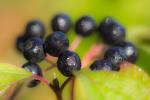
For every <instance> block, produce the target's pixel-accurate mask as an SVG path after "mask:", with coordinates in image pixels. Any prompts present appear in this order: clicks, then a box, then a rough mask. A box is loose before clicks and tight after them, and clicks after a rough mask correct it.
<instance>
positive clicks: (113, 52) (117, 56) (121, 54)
mask: <svg viewBox="0 0 150 100" xmlns="http://www.w3.org/2000/svg"><path fill="white" fill-rule="evenodd" d="M104 58H105V59H107V60H109V61H110V62H111V63H112V64H113V65H114V66H117V65H119V64H120V63H121V62H123V61H124V60H126V58H127V57H126V54H125V51H124V50H123V48H121V47H111V48H110V49H108V50H107V51H106V53H105V54H104Z"/></svg>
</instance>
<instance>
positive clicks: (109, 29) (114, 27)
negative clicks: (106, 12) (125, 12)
mask: <svg viewBox="0 0 150 100" xmlns="http://www.w3.org/2000/svg"><path fill="white" fill-rule="evenodd" d="M98 30H99V32H100V35H101V36H102V38H103V40H104V42H105V43H108V44H116V43H119V42H122V41H124V39H125V28H124V27H123V26H122V25H120V24H119V23H118V22H116V21H115V20H114V19H113V18H111V17H106V18H105V19H104V20H103V21H102V22H101V23H100V25H99V28H98Z"/></svg>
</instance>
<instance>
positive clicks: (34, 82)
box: [22, 62, 43, 88]
mask: <svg viewBox="0 0 150 100" xmlns="http://www.w3.org/2000/svg"><path fill="white" fill-rule="evenodd" d="M22 67H23V68H24V69H27V70H29V71H31V72H32V73H33V74H35V75H39V76H43V74H42V70H41V68H40V66H39V65H37V64H36V63H31V62H28V63H25V64H24V65H23V66H22ZM39 83H40V81H39V80H35V79H34V80H31V81H30V83H29V84H28V87H29V88H32V87H35V86H37V85H38V84H39Z"/></svg>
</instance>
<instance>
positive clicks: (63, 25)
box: [51, 13, 72, 33]
mask: <svg viewBox="0 0 150 100" xmlns="http://www.w3.org/2000/svg"><path fill="white" fill-rule="evenodd" d="M71 26H72V22H71V19H70V17H69V16H68V15H67V14H63V13H60V14H57V15H55V16H54V17H53V19H52V21H51V27H52V30H53V31H61V32H64V33H67V32H68V31H69V30H70V28H71Z"/></svg>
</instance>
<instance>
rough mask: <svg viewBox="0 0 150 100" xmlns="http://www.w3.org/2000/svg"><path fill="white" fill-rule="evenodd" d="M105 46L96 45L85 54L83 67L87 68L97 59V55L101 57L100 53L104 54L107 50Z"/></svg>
mask: <svg viewBox="0 0 150 100" xmlns="http://www.w3.org/2000/svg"><path fill="white" fill-rule="evenodd" d="M105 48H106V47H105V45H104V44H94V45H92V47H91V48H90V50H89V51H88V52H87V53H86V54H85V56H84V58H83V61H82V66H83V67H86V66H87V65H88V64H89V63H90V62H91V61H92V60H93V59H94V58H96V56H97V55H100V53H102V52H103V50H104V49H105Z"/></svg>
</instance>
